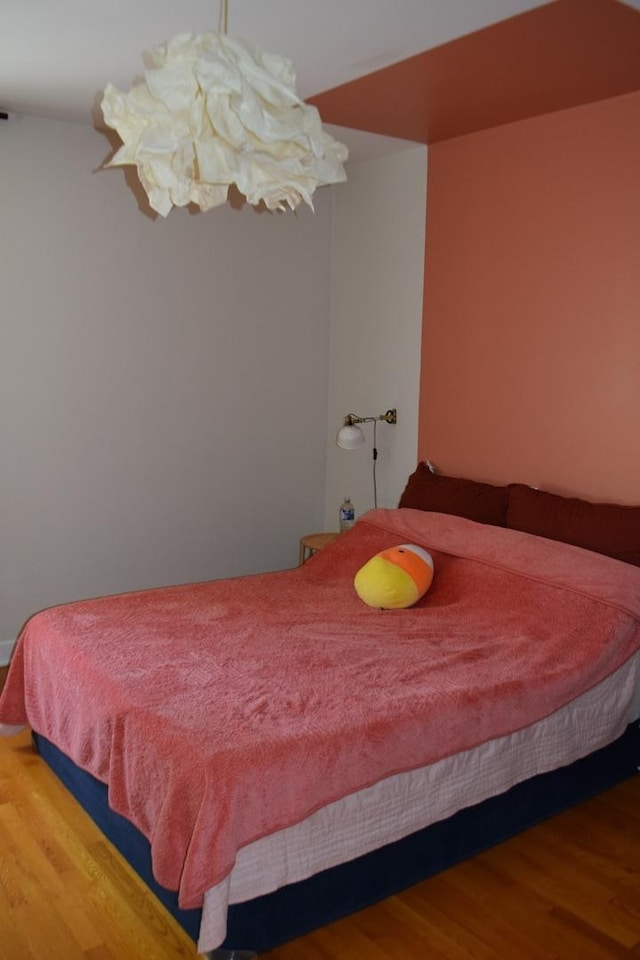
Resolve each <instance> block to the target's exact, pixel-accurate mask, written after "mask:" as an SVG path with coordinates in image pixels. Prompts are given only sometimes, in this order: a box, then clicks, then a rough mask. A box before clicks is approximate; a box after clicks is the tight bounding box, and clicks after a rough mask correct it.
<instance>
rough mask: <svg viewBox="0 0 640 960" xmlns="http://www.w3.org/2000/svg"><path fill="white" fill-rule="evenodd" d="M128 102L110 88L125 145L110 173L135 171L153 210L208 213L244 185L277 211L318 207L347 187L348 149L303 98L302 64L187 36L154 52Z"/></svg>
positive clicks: (111, 109)
mask: <svg viewBox="0 0 640 960" xmlns="http://www.w3.org/2000/svg"><path fill="white" fill-rule="evenodd" d="M151 59H152V62H153V67H152V68H150V69H147V70H145V72H144V81H143V82H142V83H139V84H137V85H136V86H134V87H133V88H132V89H131V90H130V91H129V92H128V93H123V92H121V91H120V90H118V89H117V88H116V87H115V86H114V85H113V84H108V85H107V87H106V88H105V91H104V96H103V100H102V113H103V115H104V119H105V122H106V123H107V125H108V126H109V127H112V128H113V129H114V130H116V131H117V133H118V135H119V137H120V139H121V140H122V146H121V147H120V149H119V150H118V151H117V152H116V153H115V155H114V156H113V158H112V159H111V160H110V161H109V163H107V164H106V166H109V167H112V166H123V165H127V164H131V165H133V166H135V167H136V169H137V173H138V178H139V180H140V183H141V184H142V186H143V188H144V190H145V192H146V194H147V197H148V199H149V203H150V205H151V207H152V208H153V210H155V211H156V212H157V213H159V214H161V215H162V216H163V217H166V216H168V214H169V213H170V212H171V210H172V209H173V207H174V206H176V207H184V206H187V205H188V204H190V203H194V204H196V205H197V206H198V207H200V209H201V210H209V209H211V208H212V207H216V206H219V205H220V204H223V203H225V202H226V200H227V197H228V192H229V188H230V186H231V185H235V187H236V188H237V189H238V191H239V192H240V193H241V194H242V195H243V196H244V197H245V198H246V199H247V201H248V202H249V203H250V204H252V205H254V206H257V205H259V204H264V206H266V207H267V209H269V210H284V209H286V208H287V207H288V208H290V209H291V210H295V209H296V208H297V207H298V205H299V204H300V203H301V202H303V201H304V202H305V203H307V204H308V205H309V206H310V207H311V208H313V201H312V197H313V193H314V191H315V190H316V188H317V187H319V186H322V185H325V184H332V183H340V182H342V181H344V180H346V174H345V171H344V166H343V164H344V162H345V161H346V159H347V157H348V150H347V148H346V147H345V146H344V145H343V144H341V143H339V142H338V141H337V140H335V139H334V138H333V137H332V136H330V135H329V134H328V133H327V132H326V131H325V130H323V128H322V124H321V121H320V115H319V113H318V111H317V109H316V108H315V107H313V106H310V105H309V104H306V103H304V101H302V100H301V99H300V98H299V96H298V94H297V93H296V87H295V83H296V78H295V72H294V68H293V64H292V63H291V61H290V60H288V59H286V58H285V57H280V56H277V55H275V54H270V53H265V52H263V51H261V50H259V49H258V48H257V47H254V46H252V45H251V44H248V43H245V42H244V41H242V40H238V39H233V38H231V37H228V36H227V0H222V5H221V15H220V31H219V32H218V33H214V32H210V33H203V34H200V35H198V36H192V35H191V34H186V33H185V34H178V35H177V36H175V37H173V38H172V39H171V40H169V41H168V42H167V43H164V44H162V45H161V46H159V47H156V48H155V49H154V50H153V51H152V52H151Z"/></svg>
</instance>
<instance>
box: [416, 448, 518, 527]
mask: <svg viewBox="0 0 640 960" xmlns="http://www.w3.org/2000/svg"><path fill="white" fill-rule="evenodd" d="M398 506H400V507H411V508H413V509H414V510H433V511H435V512H437V513H453V514H455V515H456V516H458V517H466V518H467V519H468V520H477V521H478V523H490V524H493V526H496V527H504V526H506V523H507V520H506V513H507V488H506V487H494V486H493V485H492V484H490V483H479V482H478V481H477V480H462V479H460V478H458V477H443V476H441V475H440V474H437V473H432V472H431V470H430V469H429V467H428V466H427V464H426V463H419V464H418V467H417V469H416V470H415V471H414V473H412V474H411V476H410V477H409V479H408V481H407V485H406V487H405V488H404V493H403V494H402V497H401V498H400V503H399V504H398Z"/></svg>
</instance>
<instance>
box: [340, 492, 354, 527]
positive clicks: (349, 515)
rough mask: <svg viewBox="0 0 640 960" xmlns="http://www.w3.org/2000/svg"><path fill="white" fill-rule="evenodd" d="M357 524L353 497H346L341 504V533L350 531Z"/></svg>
mask: <svg viewBox="0 0 640 960" xmlns="http://www.w3.org/2000/svg"><path fill="white" fill-rule="evenodd" d="M355 522H356V511H355V510H354V508H353V504H352V503H351V497H345V498H344V500H343V501H342V503H341V504H340V533H344V531H345V530H349V529H350V528H351V527H352V526H353V525H354V523H355Z"/></svg>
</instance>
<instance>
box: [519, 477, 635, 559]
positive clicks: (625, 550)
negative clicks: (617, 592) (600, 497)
mask: <svg viewBox="0 0 640 960" xmlns="http://www.w3.org/2000/svg"><path fill="white" fill-rule="evenodd" d="M508 489H509V505H508V507H507V526H508V527H511V528H512V529H514V530H523V531H524V532H525V533H535V534H537V535H538V536H539V537H548V538H549V540H561V541H562V542H563V543H572V544H573V545H574V546H576V547H585V548H586V549H587V550H594V551H595V552H596V553H603V554H605V556H608V557H615V559H616V560H624V561H625V562H626V563H633V564H635V566H640V507H624V506H618V505H617V504H613V503H590V502H589V501H587V500H579V499H577V498H576V497H560V496H558V495H557V494H555V493H547V492H546V491H544V490H534V488H533V487H527V486H525V485H524V484H520V483H512V484H511V485H510V486H509V488H508Z"/></svg>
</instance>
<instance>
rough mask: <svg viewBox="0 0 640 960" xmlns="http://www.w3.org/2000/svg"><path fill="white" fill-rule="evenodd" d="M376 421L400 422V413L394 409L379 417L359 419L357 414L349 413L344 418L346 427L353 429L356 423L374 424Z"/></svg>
mask: <svg viewBox="0 0 640 960" xmlns="http://www.w3.org/2000/svg"><path fill="white" fill-rule="evenodd" d="M374 420H385V421H386V422H387V423H397V422H398V411H397V410H396V409H395V408H393V409H392V410H387V412H386V413H381V414H380V416H378V417H359V416H358V415H357V414H356V413H348V414H347V415H346V417H345V418H344V425H345V427H353V426H354V424H356V423H373V422H374Z"/></svg>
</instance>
